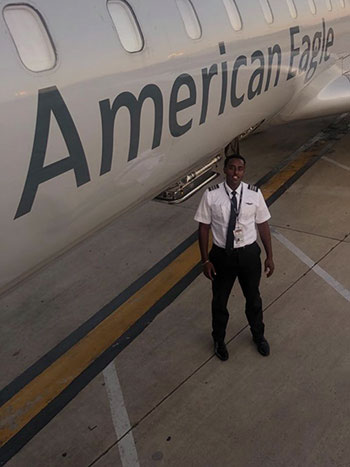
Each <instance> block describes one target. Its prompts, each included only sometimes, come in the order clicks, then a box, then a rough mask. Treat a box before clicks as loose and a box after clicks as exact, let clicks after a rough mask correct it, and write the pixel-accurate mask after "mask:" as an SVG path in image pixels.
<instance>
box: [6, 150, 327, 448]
mask: <svg viewBox="0 0 350 467" xmlns="http://www.w3.org/2000/svg"><path fill="white" fill-rule="evenodd" d="M316 146H318V143H316V144H315V145H314V146H313V147H312V149H313V150H311V149H309V150H308V151H305V152H303V153H301V154H300V156H299V157H298V158H297V159H296V160H294V161H292V162H291V163H290V164H288V165H287V166H286V167H285V168H284V169H282V170H281V171H280V172H279V173H277V174H276V175H275V176H273V177H272V178H271V179H270V180H269V181H268V182H267V183H266V184H265V185H264V186H263V187H262V188H261V189H262V191H263V193H264V196H265V198H266V199H267V198H269V196H271V195H272V194H273V193H275V192H276V191H277V190H278V189H279V188H280V187H281V186H282V185H284V183H285V182H286V181H287V180H288V179H289V178H291V177H292V176H293V175H294V174H295V173H296V172H297V171H298V170H299V169H301V168H302V167H303V166H304V165H305V164H306V163H307V162H308V161H309V160H310V158H311V157H312V156H313V155H314V154H315V149H316ZM317 149H318V148H317ZM199 261H200V253H199V248H198V245H197V242H196V243H194V244H193V245H191V246H190V247H188V248H187V250H185V251H184V252H183V253H181V254H180V255H179V256H178V257H177V258H176V259H175V260H174V261H173V262H172V263H170V264H169V265H168V266H167V267H165V268H164V269H163V270H162V271H161V272H160V273H159V274H158V275H157V276H156V277H154V278H153V279H152V280H151V281H150V282H148V283H147V284H145V285H144V286H143V287H142V288H141V289H140V290H138V291H137V292H136V293H135V294H134V295H133V296H132V297H130V298H129V299H128V300H127V301H126V302H125V303H123V304H122V305H121V306H119V307H118V308H117V309H116V310H115V311H114V312H113V313H112V314H111V315H109V316H108V317H107V318H106V319H105V320H104V321H102V322H101V323H100V324H99V325H98V326H97V327H96V328H94V329H93V330H92V331H90V332H89V333H88V334H87V335H86V336H85V337H84V338H82V339H81V340H80V341H79V342H78V343H77V344H75V345H74V346H73V347H72V348H71V349H69V350H68V351H67V352H66V353H65V354H64V355H62V356H61V357H59V358H58V359H57V360H56V361H55V362H54V363H52V365H50V367H48V368H47V369H46V370H44V371H43V372H42V373H41V374H40V375H38V376H36V377H35V378H34V379H33V380H32V381H31V382H30V383H28V384H27V385H26V386H25V387H24V388H22V389H21V390H20V391H19V392H18V393H17V394H15V395H14V396H13V397H12V398H11V399H10V400H9V401H7V402H6V403H5V404H4V405H3V406H2V407H1V408H0V446H2V445H4V444H5V443H7V442H8V441H9V440H10V439H11V438H12V437H13V436H15V435H16V434H17V433H18V432H19V431H20V430H21V429H22V428H23V427H24V426H25V425H26V424H27V423H28V422H30V420H32V419H33V418H34V417H35V416H36V415H38V414H39V413H40V412H41V411H42V410H43V409H44V408H45V407H46V406H47V405H48V404H49V403H50V402H51V401H52V400H54V399H55V398H56V397H57V396H58V395H59V394H60V393H61V392H62V391H63V390H64V389H65V388H66V387H67V386H68V385H69V384H71V383H72V381H73V380H74V379H75V378H77V377H78V376H79V375H80V374H81V373H82V372H83V371H84V370H85V369H86V368H87V367H88V366H89V365H90V364H91V363H93V362H94V361H95V360H96V359H97V358H98V357H99V356H100V355H101V354H102V353H103V352H104V351H105V350H106V349H107V348H108V347H110V346H111V345H112V344H113V343H114V342H115V341H116V340H117V339H118V338H119V337H120V336H122V335H123V334H124V333H125V332H126V331H127V330H128V329H129V328H130V327H131V326H132V325H133V324H135V322H136V321H137V320H138V319H139V318H141V317H142V316H143V315H144V313H145V312H146V311H147V310H149V309H150V308H151V307H152V306H153V305H154V304H155V303H156V302H157V301H158V300H159V299H160V298H162V297H163V296H164V295H165V294H166V293H167V292H168V291H169V290H170V289H172V288H173V287H174V286H175V285H176V284H177V283H178V282H179V281H180V280H181V279H182V278H183V277H184V276H185V275H186V274H187V273H188V272H190V271H191V269H193V267H194V266H195V265H196V264H197V263H198V262H199Z"/></svg>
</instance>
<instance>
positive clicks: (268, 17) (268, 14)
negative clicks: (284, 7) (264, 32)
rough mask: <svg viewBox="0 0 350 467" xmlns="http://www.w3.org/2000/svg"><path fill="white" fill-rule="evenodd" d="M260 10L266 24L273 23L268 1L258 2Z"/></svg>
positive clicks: (261, 0)
mask: <svg viewBox="0 0 350 467" xmlns="http://www.w3.org/2000/svg"><path fill="white" fill-rule="evenodd" d="M260 5H261V9H262V11H263V13H264V17H265V20H266V22H267V23H269V24H272V23H273V14H272V10H271V7H270V3H269V0H260Z"/></svg>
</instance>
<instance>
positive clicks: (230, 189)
mask: <svg viewBox="0 0 350 467" xmlns="http://www.w3.org/2000/svg"><path fill="white" fill-rule="evenodd" d="M224 184H225V187H226V190H227V192H228V193H229V194H230V196H232V193H233V192H234V191H235V192H236V193H239V192H240V191H239V190H240V189H242V182H241V183H240V184H239V185H238V187H237V188H236V190H232V188H230V187H229V186H228V184H227V183H226V181H224Z"/></svg>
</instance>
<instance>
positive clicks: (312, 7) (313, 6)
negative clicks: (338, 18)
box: [309, 0, 317, 15]
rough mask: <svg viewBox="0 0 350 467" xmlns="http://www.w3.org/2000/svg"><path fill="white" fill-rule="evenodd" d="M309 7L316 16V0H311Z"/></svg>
mask: <svg viewBox="0 0 350 467" xmlns="http://www.w3.org/2000/svg"><path fill="white" fill-rule="evenodd" d="M309 7H310V10H311V13H312V14H313V15H315V14H316V13H317V10H316V5H315V0H309Z"/></svg>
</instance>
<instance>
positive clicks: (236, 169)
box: [224, 158, 245, 188]
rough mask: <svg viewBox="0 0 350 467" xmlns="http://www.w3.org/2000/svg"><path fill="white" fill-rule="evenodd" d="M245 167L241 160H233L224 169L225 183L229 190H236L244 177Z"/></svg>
mask: <svg viewBox="0 0 350 467" xmlns="http://www.w3.org/2000/svg"><path fill="white" fill-rule="evenodd" d="M244 171H245V165H244V162H243V161H242V159H238V158H237V159H236V158H233V159H231V160H229V161H228V163H227V165H226V167H225V168H224V173H225V175H226V182H227V184H228V185H229V186H230V187H231V188H237V187H238V185H239V184H240V183H241V180H242V178H243V176H244Z"/></svg>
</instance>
